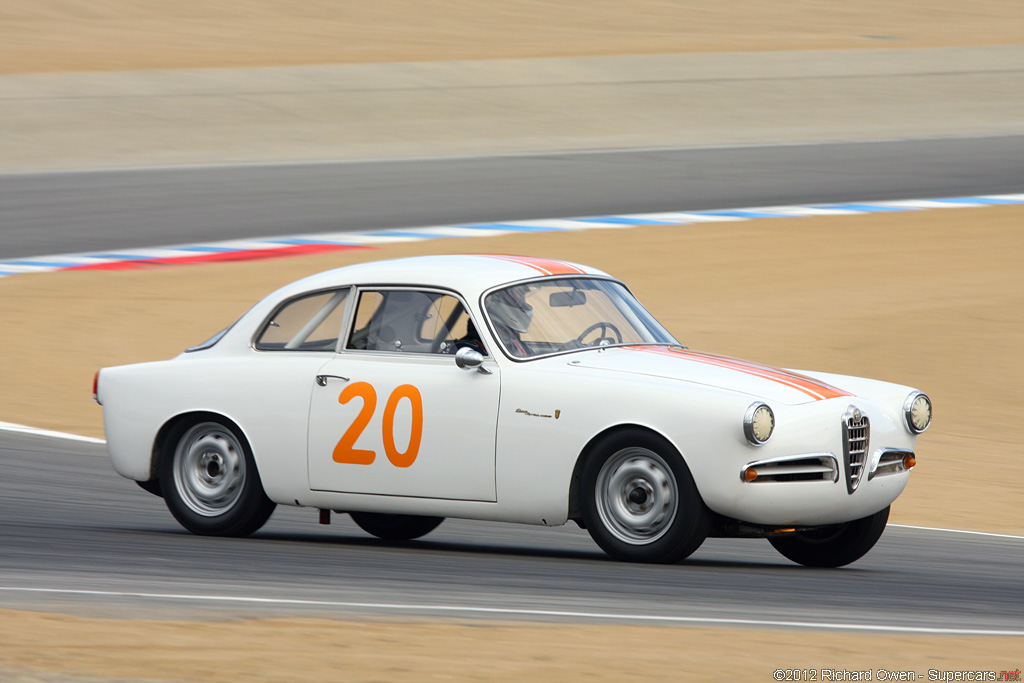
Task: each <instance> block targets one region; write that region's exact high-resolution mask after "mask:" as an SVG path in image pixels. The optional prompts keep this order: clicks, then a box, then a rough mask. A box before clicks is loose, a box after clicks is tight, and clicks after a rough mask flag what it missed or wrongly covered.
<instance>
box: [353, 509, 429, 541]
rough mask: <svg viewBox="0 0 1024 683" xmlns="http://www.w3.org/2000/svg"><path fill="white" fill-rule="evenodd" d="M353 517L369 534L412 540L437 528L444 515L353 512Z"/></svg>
mask: <svg viewBox="0 0 1024 683" xmlns="http://www.w3.org/2000/svg"><path fill="white" fill-rule="evenodd" d="M350 514H351V515H352V519H353V520H355V523H356V524H358V525H359V528H360V529H362V530H363V531H365V532H366V533H368V534H373V535H374V536H376V537H377V538H382V539H384V540H385V541H411V540H412V539H414V538H419V537H420V536H425V535H427V534H429V533H430V532H431V531H433V530H434V529H436V528H437V527H438V526H439V525H440V524H441V522H443V521H444V517H422V516H420V515H392V514H385V513H383V512H352V513H350Z"/></svg>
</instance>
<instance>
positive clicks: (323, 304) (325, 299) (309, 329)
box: [256, 287, 349, 351]
mask: <svg viewBox="0 0 1024 683" xmlns="http://www.w3.org/2000/svg"><path fill="white" fill-rule="evenodd" d="M348 294H349V288H347V287H346V288H345V289H335V290H330V291H327V292H318V293H317V294H309V295H307V296H300V297H298V298H296V299H292V300H291V301H288V302H286V303H285V304H284V305H282V306H281V307H280V308H278V309H277V311H276V312H275V313H274V315H273V316H271V318H270V320H268V321H267V322H266V324H265V325H264V327H263V329H262V330H261V331H260V333H259V335H258V336H257V337H256V348H257V349H259V350H260V351H334V349H335V348H336V347H337V345H338V335H339V334H340V333H341V325H342V323H343V321H344V317H345V300H346V299H347V298H348Z"/></svg>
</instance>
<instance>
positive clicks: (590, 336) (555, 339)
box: [484, 278, 678, 358]
mask: <svg viewBox="0 0 1024 683" xmlns="http://www.w3.org/2000/svg"><path fill="white" fill-rule="evenodd" d="M484 310H485V311H486V312H487V316H488V317H489V318H490V321H491V327H492V329H493V330H494V331H495V334H496V335H497V337H498V341H499V342H501V344H502V345H503V346H504V348H505V351H507V352H508V354H509V355H511V356H513V357H515V358H534V357H536V356H545V355H549V354H552V353H561V352H565V351H575V350H577V349H583V348H587V347H597V346H616V345H620V344H676V343H678V342H676V340H675V339H673V338H672V335H670V334H669V333H668V332H667V331H666V330H665V328H663V327H662V326H661V325H660V324H659V323H658V321H657V320H655V319H654V318H653V317H651V314H650V313H648V312H647V311H645V310H644V308H643V306H641V305H640V303H639V302H638V301H637V300H636V299H634V298H633V295H632V294H630V293H629V291H628V290H627V289H626V288H625V287H624V286H623V285H621V284H620V283H618V282H613V281H611V280H599V279H591V278H562V279H557V280H541V281H538V282H530V283H527V284H522V285H513V286H511V287H505V288H503V289H499V290H496V291H494V292H491V293H490V294H488V295H487V296H486V297H484Z"/></svg>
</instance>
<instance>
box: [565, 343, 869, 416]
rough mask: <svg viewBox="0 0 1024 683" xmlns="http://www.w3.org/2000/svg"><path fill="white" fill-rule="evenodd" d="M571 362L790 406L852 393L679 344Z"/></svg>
mask: <svg viewBox="0 0 1024 683" xmlns="http://www.w3.org/2000/svg"><path fill="white" fill-rule="evenodd" d="M573 365H574V366H576V367H583V368H594V369H597V370H609V371H613V372H629V373H634V374H637V375H647V376H650V377H664V378H667V379H676V380H681V381H685V382H693V383H695V384H703V385H706V386H712V387H718V388H720V389H727V390H730V391H737V392H740V393H744V394H750V395H751V396H756V397H758V398H763V399H766V400H771V401H778V402H780V403H786V404H790V405H796V404H799V403H810V402H812V401H822V400H825V399H829V398H837V397H839V396H852V395H853V394H851V393H849V392H847V391H843V390H842V389H839V388H836V387H834V386H832V385H830V384H825V383H824V382H821V381H819V380H816V379H812V378H810V377H807V376H806V375H801V374H798V373H795V372H791V371H789V370H780V369H779V368H773V367H771V366H768V365H760V364H758V363H751V362H750V361H745V360H738V359H736V358H728V357H726V356H716V355H714V354H710V353H702V352H700V351H691V350H689V349H684V348H682V347H679V346H622V347H615V348H609V349H603V350H601V351H596V352H593V353H583V354H579V356H577V358H575V359H573Z"/></svg>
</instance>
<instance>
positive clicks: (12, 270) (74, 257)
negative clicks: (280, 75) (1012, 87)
mask: <svg viewBox="0 0 1024 683" xmlns="http://www.w3.org/2000/svg"><path fill="white" fill-rule="evenodd" d="M1013 204H1024V194H1002V195H982V196H971V197H947V198H939V199H909V200H896V201H881V202H856V203H842V204H807V205H798V206H770V207H752V208H741V209H720V210H712V211H668V212H660V213H641V214H628V215H617V216H589V217H580V218H551V219H541V220H524V221H500V222H495V223H472V224H465V225H439V226H426V227H415V228H400V229H391V230H374V231H366V232H335V233H318V234H310V235H288V236H281V237H268V238H262V239H246V240H227V241H220V242H206V243H202V244H186V245H178V246H169V247H155V248H145V249H130V250H123V251H120V250H117V251H112V252H111V251H105V252H90V253H81V254H58V255H53V256H36V257H31V258H18V259H9V260H2V261H0V277H4V276H9V275H20V274H24V273H45V272H52V271H59V270H71V269H96V268H101V269H113V268H117V267H119V265H125V266H127V265H130V264H137V265H148V264H152V265H168V264H173V263H191V262H196V261H200V260H203V261H216V260H246V259H259V258H269V257H273V256H284V255H287V254H289V253H291V254H296V255H298V254H312V253H319V252H326V251H332V250H341V249H358V248H366V247H375V246H379V245H386V244H393V243H397V242H419V241H425V240H435V239H454V238H462V237H487V236H497V235H510V234H526V233H534V232H557V231H574V230H595V229H623V228H634V227H642V226H659V225H660V226H678V225H691V224H694V223H709V222H726V221H747V220H758V219H762V218H803V217H809V216H852V215H859V214H871V213H885V212H894V211H926V210H933V209H964V208H975V207H989V206H997V205H1013Z"/></svg>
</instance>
